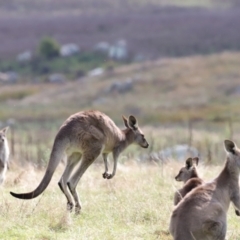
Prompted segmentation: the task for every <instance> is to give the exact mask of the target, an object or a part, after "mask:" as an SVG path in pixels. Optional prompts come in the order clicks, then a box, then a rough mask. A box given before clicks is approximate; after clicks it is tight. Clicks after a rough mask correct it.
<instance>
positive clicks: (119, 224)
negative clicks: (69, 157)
mask: <svg viewBox="0 0 240 240" xmlns="http://www.w3.org/2000/svg"><path fill="white" fill-rule="evenodd" d="M180 166H182V163H177V162H170V163H169V164H166V165H163V166H159V165H157V164H143V163H136V161H135V160H129V161H128V162H126V163H124V164H120V165H119V167H118V171H117V175H116V177H115V178H114V179H112V180H109V181H108V180H104V179H103V178H102V172H103V169H104V167H103V164H95V165H93V166H91V167H90V168H89V170H88V171H87V172H86V174H85V175H84V177H83V178H82V181H81V182H80V184H79V186H78V192H79V194H80V196H81V200H82V204H83V210H82V213H81V215H80V216H75V215H74V214H73V213H71V214H69V213H67V212H66V210H65V207H66V206H65V204H66V201H65V198H64V196H63V194H62V193H61V191H60V190H59V188H58V186H57V181H58V179H59V177H60V172H62V170H63V168H62V166H60V167H59V169H58V171H57V173H56V174H55V175H54V178H53V180H52V182H51V184H50V186H49V187H48V189H47V190H46V191H45V192H44V194H43V195H41V196H40V197H39V198H37V199H34V200H31V201H21V200H18V199H14V198H12V197H11V196H10V194H9V191H10V190H14V191H19V192H20V191H27V190H32V189H33V188H34V187H35V186H36V185H37V184H38V182H39V181H40V179H41V177H42V175H43V172H38V171H36V170H34V169H33V168H32V167H28V168H26V169H25V172H24V174H22V175H21V176H20V179H19V182H18V183H16V182H15V179H16V176H19V171H21V170H20V169H15V170H14V171H12V172H9V174H8V180H7V182H6V184H5V188H2V189H1V200H0V208H1V216H2V217H1V220H0V224H1V227H2V231H1V233H0V238H1V239H58V240H59V239H71V240H74V239H94V240H95V239H109V240H110V239H111V240H112V239H161V240H170V239H171V237H170V236H169V235H168V224H169V218H170V215H171V210H172V208H173V193H174V191H175V190H176V188H178V187H179V186H181V184H180V183H177V182H175V180H174V176H175V174H176V173H177V171H178V169H179V168H180ZM220 169H221V167H214V166H203V164H202V163H201V164H200V167H199V172H200V174H201V176H202V177H203V178H204V179H206V180H207V179H208V180H209V179H211V178H213V177H215V176H216V175H217V174H218V172H219V170H220ZM238 221H239V219H238V217H237V216H235V214H234V211H233V209H232V207H230V211H229V214H228V222H229V224H228V238H227V239H228V240H237V239H238V236H239V234H240V231H239V228H238V227H237V226H238Z"/></svg>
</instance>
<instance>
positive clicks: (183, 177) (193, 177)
mask: <svg viewBox="0 0 240 240" xmlns="http://www.w3.org/2000/svg"><path fill="white" fill-rule="evenodd" d="M198 162H199V158H198V157H195V158H188V159H187V160H186V165H185V167H182V168H181V169H180V171H179V173H178V175H177V176H176V177H175V179H176V181H179V182H181V181H183V182H184V186H183V187H182V188H181V189H178V190H177V191H176V192H175V194H174V205H177V204H178V203H179V202H180V201H181V200H182V199H183V198H184V197H185V195H186V194H187V193H189V192H190V191H191V190H192V189H194V188H195V187H197V186H199V185H201V184H203V180H202V179H201V178H200V177H199V176H198V173H197V168H196V166H197V165H198Z"/></svg>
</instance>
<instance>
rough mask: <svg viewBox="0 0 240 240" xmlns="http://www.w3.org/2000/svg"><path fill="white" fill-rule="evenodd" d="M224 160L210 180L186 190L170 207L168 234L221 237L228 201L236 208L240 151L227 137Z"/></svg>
mask: <svg viewBox="0 0 240 240" xmlns="http://www.w3.org/2000/svg"><path fill="white" fill-rule="evenodd" d="M224 145H225V150H226V152H227V160H226V163H225V166H224V168H223V170H222V171H221V173H220V174H219V175H218V177H217V178H215V179H214V180H213V181H211V182H209V183H204V184H202V185H201V186H198V187H196V188H195V189H193V190H192V191H191V192H190V193H188V194H187V195H186V196H185V197H184V198H183V199H182V201H180V202H179V204H178V205H177V206H176V207H175V208H174V210H173V212H172V216H171V222H170V233H171V234H172V236H173V238H174V240H186V239H188V240H202V239H208V240H224V239H225V236H226V231H227V223H226V221H227V211H228V208H229V205H230V202H232V203H233V205H234V207H235V209H236V212H238V213H239V210H240V192H239V173H240V150H239V149H238V147H237V146H236V144H235V143H234V142H232V141H230V140H225V141H224Z"/></svg>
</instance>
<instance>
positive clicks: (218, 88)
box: [0, 52, 240, 123]
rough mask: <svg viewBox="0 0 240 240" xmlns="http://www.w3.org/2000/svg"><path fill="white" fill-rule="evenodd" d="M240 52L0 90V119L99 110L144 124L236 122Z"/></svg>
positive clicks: (63, 115) (57, 117)
mask: <svg viewBox="0 0 240 240" xmlns="http://www.w3.org/2000/svg"><path fill="white" fill-rule="evenodd" d="M239 66H240V53H231V52H225V53H221V54H214V55H209V56H194V57H184V58H179V59H170V58H165V59H160V60H157V61H150V62H146V63H138V64H132V65H129V66H124V67H119V68H116V69H115V70H114V71H113V72H111V73H105V74H103V75H101V76H98V77H85V78H83V79H81V80H79V81H77V82H71V83H66V84H60V85H59V84H39V85H38V84H28V85H1V87H0V119H1V120H6V119H9V118H14V119H17V120H19V121H29V120H31V121H40V120H51V121H53V120H54V121H56V120H60V121H62V120H63V119H65V118H66V117H67V116H68V115H70V114H72V113H74V112H77V111H81V110H83V109H99V110H102V111H104V112H106V113H108V114H110V115H111V116H112V117H113V118H114V119H115V120H116V121H120V120H121V119H120V118H119V116H121V115H122V114H126V115H129V114H135V115H136V116H139V117H141V121H142V122H143V123H159V122H169V123H170V122H179V121H185V120H188V119H192V120H194V121H201V120H209V121H214V122H218V121H220V122H221V121H227V120H228V119H229V118H232V119H234V120H237V121H239V116H240V108H239V101H240V70H239Z"/></svg>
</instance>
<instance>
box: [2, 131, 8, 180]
mask: <svg viewBox="0 0 240 240" xmlns="http://www.w3.org/2000/svg"><path fill="white" fill-rule="evenodd" d="M7 130H8V127H5V128H3V129H2V130H0V185H1V184H2V183H3V182H4V180H5V178H6V172H7V169H8V159H9V147H8V141H7V137H6V133H7Z"/></svg>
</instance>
